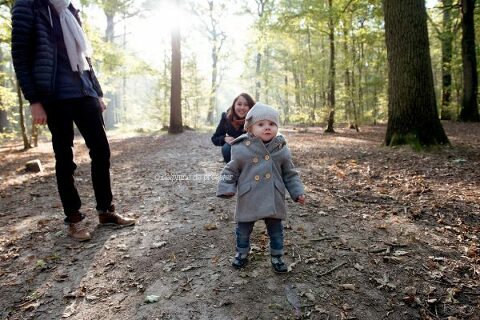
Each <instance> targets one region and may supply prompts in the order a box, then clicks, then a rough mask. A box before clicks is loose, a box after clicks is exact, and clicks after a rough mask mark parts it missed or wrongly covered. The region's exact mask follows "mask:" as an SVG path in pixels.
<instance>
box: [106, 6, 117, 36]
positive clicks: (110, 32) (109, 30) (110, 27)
mask: <svg viewBox="0 0 480 320" xmlns="http://www.w3.org/2000/svg"><path fill="white" fill-rule="evenodd" d="M105 16H106V17H107V27H106V29H105V42H110V43H113V40H114V38H115V21H114V19H115V15H114V14H111V13H107V12H105Z"/></svg>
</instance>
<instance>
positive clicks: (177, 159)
mask: <svg viewBox="0 0 480 320" xmlns="http://www.w3.org/2000/svg"><path fill="white" fill-rule="evenodd" d="M444 126H445V130H446V132H447V134H448V136H449V138H450V141H451V143H452V146H450V147H445V148H439V149H435V150H430V151H424V152H415V151H413V150H412V149H410V148H409V147H399V148H386V147H382V145H381V144H382V141H383V137H384V134H385V129H386V127H385V126H369V127H362V128H360V132H359V133H357V132H355V131H352V130H349V129H341V128H340V129H337V131H338V132H337V133H336V134H333V135H327V134H324V133H323V130H322V129H321V128H302V129H296V128H289V129H286V130H283V134H284V135H285V136H286V138H287V140H288V141H289V146H290V148H291V150H292V153H293V157H294V162H295V164H296V166H297V167H298V169H299V171H300V173H301V177H302V179H303V181H304V183H305V186H306V194H307V203H306V204H305V205H304V206H301V205H298V204H296V203H293V202H292V201H291V200H289V199H288V200H287V210H288V214H289V217H288V219H287V220H286V221H285V245H286V260H287V262H288V264H289V267H290V269H291V271H290V272H289V273H288V274H284V275H279V274H275V273H274V272H273V270H272V268H271V266H270V262H269V253H268V250H269V249H268V236H267V235H266V233H265V227H264V224H263V223H261V222H258V223H257V224H256V225H255V229H254V232H253V234H252V242H253V248H252V252H251V254H250V262H249V264H248V265H247V267H246V268H245V269H244V270H243V271H237V270H234V269H232V267H231V258H232V257H233V255H234V247H235V245H234V243H235V241H234V222H233V220H232V215H233V210H234V206H235V200H232V199H230V200H225V199H220V198H216V197H215V190H216V183H217V181H216V179H217V175H218V174H219V173H220V171H221V169H222V167H223V164H222V162H221V157H220V149H219V148H217V147H214V146H213V145H212V144H211V143H210V134H208V133H199V132H192V131H188V132H185V133H183V134H180V135H174V136H171V135H160V136H142V137H119V136H112V137H111V149H112V179H113V186H114V194H115V199H116V205H117V209H118V210H119V211H120V212H122V213H124V214H126V215H129V216H134V217H137V218H138V219H139V222H138V224H137V225H136V226H134V227H130V228H123V229H119V228H111V227H110V228H109V227H99V226H97V220H96V213H95V210H94V207H95V203H94V198H93V192H92V189H91V183H90V168H89V158H88V152H87V150H86V148H85V146H84V144H83V140H81V139H78V140H76V153H75V155H76V162H77V164H78V166H79V167H78V169H77V174H76V181H77V186H78V188H79V191H80V194H81V196H82V199H83V210H84V211H85V212H86V213H87V215H88V218H87V223H88V226H89V228H90V229H91V231H92V232H93V239H92V240H91V241H88V242H84V243H79V242H76V241H74V240H72V239H70V238H69V237H67V236H66V232H65V226H64V225H63V222H62V218H63V217H62V215H63V214H62V210H61V205H60V202H59V198H58V196H57V191H56V183H55V175H54V158H53V155H52V151H51V146H50V144H49V143H48V142H43V143H41V144H40V146H39V147H38V148H35V149H31V150H29V151H26V152H23V151H20V147H19V146H18V145H17V146H13V145H12V146H5V145H3V146H2V147H1V148H0V318H1V319H61V318H66V319H325V320H326V319H331V320H333V319H367V320H368V319H449V320H454V319H480V252H479V247H480V243H479V241H480V239H479V238H480V139H479V137H480V126H479V125H478V124H459V123H452V122H446V123H444ZM31 159H40V160H41V161H42V163H43V165H44V168H43V171H42V172H40V173H36V174H35V173H26V172H25V171H24V169H23V168H24V163H25V162H26V161H28V160H31ZM149 299H150V301H148V300H149ZM155 300H157V301H155Z"/></svg>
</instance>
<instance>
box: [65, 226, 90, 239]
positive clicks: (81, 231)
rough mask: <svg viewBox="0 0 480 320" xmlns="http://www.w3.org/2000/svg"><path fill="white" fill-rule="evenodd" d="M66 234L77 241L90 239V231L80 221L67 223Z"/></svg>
mask: <svg viewBox="0 0 480 320" xmlns="http://www.w3.org/2000/svg"><path fill="white" fill-rule="evenodd" d="M67 231H68V235H69V236H70V237H72V238H73V239H75V240H78V241H87V240H90V239H92V236H91V235H90V232H88V231H87V230H86V229H85V228H84V227H83V225H82V223H80V222H77V223H69V224H68V225H67Z"/></svg>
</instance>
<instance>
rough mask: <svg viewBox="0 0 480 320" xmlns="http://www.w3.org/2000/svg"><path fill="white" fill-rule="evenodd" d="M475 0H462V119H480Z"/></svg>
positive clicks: (475, 120)
mask: <svg viewBox="0 0 480 320" xmlns="http://www.w3.org/2000/svg"><path fill="white" fill-rule="evenodd" d="M474 9H475V0H462V32H463V35H462V61H463V99H462V110H461V111H460V117H459V119H460V121H474V122H478V121H480V116H479V114H478V102H477V94H478V74H477V58H476V53H475V26H474V19H473V14H474V12H473V10H474Z"/></svg>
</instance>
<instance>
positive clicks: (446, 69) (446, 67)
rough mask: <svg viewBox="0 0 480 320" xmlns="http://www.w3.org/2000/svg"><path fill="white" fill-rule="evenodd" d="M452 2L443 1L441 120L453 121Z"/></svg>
mask: <svg viewBox="0 0 480 320" xmlns="http://www.w3.org/2000/svg"><path fill="white" fill-rule="evenodd" d="M451 12H452V0H443V30H442V34H441V42H442V107H441V110H440V118H441V119H442V120H451V118H452V112H451V110H450V101H451V99H452V51H453V30H452V13H451Z"/></svg>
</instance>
